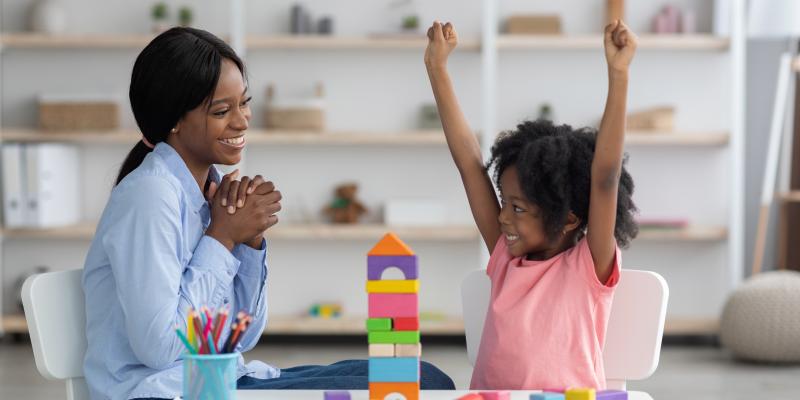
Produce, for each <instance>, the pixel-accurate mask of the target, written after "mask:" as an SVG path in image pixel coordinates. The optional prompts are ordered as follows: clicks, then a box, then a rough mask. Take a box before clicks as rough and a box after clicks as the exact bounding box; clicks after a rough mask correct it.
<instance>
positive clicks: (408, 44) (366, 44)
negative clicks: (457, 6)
mask: <svg viewBox="0 0 800 400" xmlns="http://www.w3.org/2000/svg"><path fill="white" fill-rule="evenodd" d="M245 43H246V46H247V48H248V49H251V50H290V49H318V50H326V49H331V50H403V49H413V50H423V49H425V47H426V46H427V45H428V38H427V37H425V35H423V34H419V35H418V36H417V35H402V34H398V35H376V36H366V37H341V36H321V35H278V36H263V35H251V36H248V37H247V38H246V41H245ZM458 47H459V49H462V50H471V51H477V50H479V49H480V42H479V41H478V40H475V39H472V40H470V39H466V40H464V41H462V42H461V43H459V44H458Z"/></svg>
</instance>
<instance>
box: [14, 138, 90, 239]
mask: <svg viewBox="0 0 800 400" xmlns="http://www.w3.org/2000/svg"><path fill="white" fill-rule="evenodd" d="M24 148H25V150H24V158H25V166H26V168H25V171H24V172H25V174H26V178H25V181H26V185H25V188H26V193H25V205H26V214H27V221H26V222H27V223H26V225H27V226H28V227H31V228H53V227H60V226H66V225H72V224H76V223H78V222H79V221H80V207H81V205H80V188H79V187H80V180H79V169H80V157H79V150H78V148H77V147H76V146H74V145H69V144H60V143H41V144H31V145H26V146H25V147H24Z"/></svg>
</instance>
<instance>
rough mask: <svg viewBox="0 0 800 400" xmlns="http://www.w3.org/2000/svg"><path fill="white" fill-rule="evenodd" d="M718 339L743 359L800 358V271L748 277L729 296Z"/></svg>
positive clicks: (792, 359) (774, 272)
mask: <svg viewBox="0 0 800 400" xmlns="http://www.w3.org/2000/svg"><path fill="white" fill-rule="evenodd" d="M720 340H721V342H722V345H723V346H725V347H727V348H729V349H730V350H731V351H732V352H733V354H734V355H735V356H736V357H738V358H740V359H744V360H750V361H765V362H800V272H795V271H773V272H767V273H763V274H760V275H756V276H755V277H753V278H751V279H749V280H748V281H747V282H745V283H744V284H743V285H742V286H741V287H739V288H738V289H736V290H735V291H734V292H733V294H732V295H731V296H730V297H729V298H728V301H727V303H726V304H725V309H724V311H723V312H722V320H721V321H720Z"/></svg>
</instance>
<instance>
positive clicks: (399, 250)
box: [367, 232, 414, 256]
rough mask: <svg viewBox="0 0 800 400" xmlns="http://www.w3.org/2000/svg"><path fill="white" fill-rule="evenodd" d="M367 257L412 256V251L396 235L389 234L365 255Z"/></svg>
mask: <svg viewBox="0 0 800 400" xmlns="http://www.w3.org/2000/svg"><path fill="white" fill-rule="evenodd" d="M367 255H368V256H413V255H414V251H413V250H411V248H410V247H408V245H407V244H405V243H403V241H402V240H400V238H399V237H397V235H395V234H394V233H392V232H389V233H387V234H385V235H383V237H382V238H381V240H380V241H378V243H377V244H376V245H375V246H374V247H373V248H372V250H370V251H369V253H367Z"/></svg>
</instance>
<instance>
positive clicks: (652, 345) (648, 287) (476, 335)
mask: <svg viewBox="0 0 800 400" xmlns="http://www.w3.org/2000/svg"><path fill="white" fill-rule="evenodd" d="M490 292H491V284H490V282H489V277H487V276H486V270H477V271H473V272H470V273H469V274H468V275H467V277H466V278H464V281H463V282H462V283H461V300H462V305H463V308H464V309H463V312H464V331H465V333H466V337H467V356H468V357H469V361H470V363H471V364H473V365H474V364H475V359H476V358H477V356H478V347H479V346H480V342H481V335H482V334H483V323H484V320H485V319H486V310H487V309H488V307H489V299H490ZM668 297H669V288H668V287H667V282H666V281H665V280H664V278H662V277H661V275H659V274H657V273H655V272H650V271H637V270H631V269H624V270H622V274H621V276H620V282H619V285H618V286H617V289H616V291H615V293H614V303H613V305H612V306H611V316H610V317H609V321H608V330H607V332H606V343H605V350H604V353H603V362H604V365H605V372H606V384H607V386H608V388H609V389H625V384H626V381H628V380H639V379H645V378H647V377H649V376H650V375H652V374H653V372H655V370H656V367H657V366H658V359H659V355H660V353H661V338H662V336H663V333H664V319H665V318H666V314H667V298H668Z"/></svg>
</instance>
